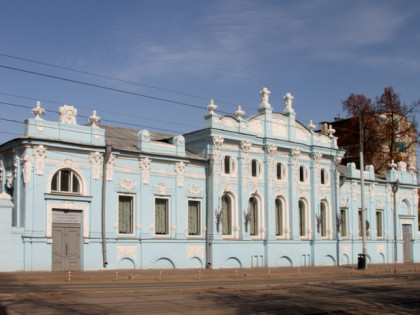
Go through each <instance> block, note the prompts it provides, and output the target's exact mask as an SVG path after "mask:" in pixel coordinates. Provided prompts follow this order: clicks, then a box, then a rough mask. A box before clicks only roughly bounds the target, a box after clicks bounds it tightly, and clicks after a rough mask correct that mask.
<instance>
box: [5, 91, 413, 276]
mask: <svg viewBox="0 0 420 315" xmlns="http://www.w3.org/2000/svg"><path fill="white" fill-rule="evenodd" d="M260 94H261V104H260V105H259V109H258V114H257V115H254V116H251V117H246V118H245V117H244V114H245V113H244V112H243V111H242V110H241V108H238V110H237V111H236V112H235V113H234V116H220V115H218V114H217V112H216V111H217V105H215V104H213V101H212V102H211V104H210V105H208V106H207V109H208V110H209V113H208V114H207V115H206V116H205V119H204V128H203V129H201V130H198V131H195V132H192V133H188V134H185V135H176V136H173V135H166V134H160V133H152V132H149V131H147V130H141V131H139V130H133V129H127V128H121V127H115V126H107V125H101V124H99V121H100V119H99V117H97V116H96V113H95V112H94V113H93V115H92V116H91V117H90V118H89V124H88V125H79V124H77V122H76V117H77V110H76V109H75V108H74V107H73V106H67V105H64V106H62V107H60V111H59V112H60V116H59V122H51V121H45V120H43V119H42V118H41V117H40V115H41V114H42V113H43V112H44V110H43V109H42V108H41V107H40V104H39V103H37V106H36V107H35V108H34V109H33V110H32V112H33V113H34V115H35V117H34V118H30V119H27V120H26V121H25V133H24V136H22V137H20V138H17V139H14V140H11V141H9V142H7V143H4V144H3V145H1V146H0V183H1V185H0V271H12V270H68V269H70V270H79V269H81V270H99V269H104V268H109V269H123V268H137V269H149V268H205V267H210V268H231V267H262V266H271V267H275V266H305V265H336V264H354V263H357V259H358V254H359V253H361V252H362V240H361V233H360V231H361V228H360V227H359V226H360V224H361V219H360V209H361V193H360V192H361V186H360V171H359V170H357V169H356V168H355V166H354V164H349V165H347V167H346V166H342V165H340V161H341V157H342V155H343V153H344V152H342V151H340V150H339V149H338V147H337V141H336V140H337V139H336V138H335V137H334V136H333V134H334V130H332V129H331V128H330V129H329V130H327V135H324V134H321V133H317V132H315V131H314V129H315V126H314V125H313V124H312V123H311V124H310V125H309V126H307V127H306V126H303V125H302V124H300V123H299V122H298V121H297V120H296V119H295V118H296V114H295V111H294V109H293V107H292V101H293V96H291V95H290V94H289V93H287V94H286V95H285V96H284V100H285V107H284V109H283V110H282V113H279V112H274V111H273V107H272V106H271V105H270V103H269V94H270V91H269V90H268V89H266V88H264V89H262V91H261V92H260ZM235 116H236V117H235ZM364 174H365V176H364V177H365V185H364V186H365V187H364V188H365V190H364V191H365V193H364V195H365V198H364V199H365V207H366V209H367V222H368V230H367V249H368V250H367V253H368V257H367V259H368V263H392V262H394V259H397V261H398V262H399V263H403V262H419V261H420V252H419V249H420V248H419V245H418V243H417V241H418V240H419V233H418V228H417V226H418V225H417V222H418V218H417V205H418V197H417V196H418V195H417V182H416V174H415V173H414V172H413V170H412V169H411V168H410V169H409V170H407V166H406V165H405V163H402V162H401V163H399V165H398V166H397V165H391V170H390V171H389V172H388V173H387V175H386V178H380V177H378V176H376V175H375V174H374V170H373V168H372V167H371V166H367V167H366V169H365V172H364ZM397 180H398V181H397ZM395 208H396V209H395ZM394 210H396V211H394ZM395 240H396V242H395ZM395 249H396V250H397V252H396V255H395Z"/></svg>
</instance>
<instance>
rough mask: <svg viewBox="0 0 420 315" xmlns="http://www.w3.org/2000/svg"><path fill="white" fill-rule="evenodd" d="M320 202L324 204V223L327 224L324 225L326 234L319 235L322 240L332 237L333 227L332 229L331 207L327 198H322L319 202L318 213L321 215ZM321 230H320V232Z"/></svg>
mask: <svg viewBox="0 0 420 315" xmlns="http://www.w3.org/2000/svg"><path fill="white" fill-rule="evenodd" d="M321 203H324V205H325V212H326V213H325V214H326V218H325V220H326V223H327V226H326V227H325V230H326V236H321V237H322V239H323V240H331V239H332V238H333V229H332V217H331V207H330V203H329V202H328V201H327V200H323V201H321V202H320V203H319V214H320V215H321ZM321 233H322V231H320V234H321Z"/></svg>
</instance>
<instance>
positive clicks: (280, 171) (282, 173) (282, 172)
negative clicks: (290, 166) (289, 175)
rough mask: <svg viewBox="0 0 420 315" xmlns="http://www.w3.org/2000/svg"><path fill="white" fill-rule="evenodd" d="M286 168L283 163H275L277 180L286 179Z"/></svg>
mask: <svg viewBox="0 0 420 315" xmlns="http://www.w3.org/2000/svg"><path fill="white" fill-rule="evenodd" d="M285 177H286V169H285V167H284V165H283V163H280V162H279V163H277V165H276V178H277V179H278V180H282V179H286V178H285Z"/></svg>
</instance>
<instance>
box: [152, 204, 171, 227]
mask: <svg viewBox="0 0 420 315" xmlns="http://www.w3.org/2000/svg"><path fill="white" fill-rule="evenodd" d="M155 234H156V235H169V200H168V199H166V198H156V199H155Z"/></svg>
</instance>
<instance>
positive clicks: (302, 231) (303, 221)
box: [299, 200, 306, 237]
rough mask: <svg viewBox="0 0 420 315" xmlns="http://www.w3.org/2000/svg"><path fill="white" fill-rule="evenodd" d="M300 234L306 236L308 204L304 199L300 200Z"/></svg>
mask: <svg viewBox="0 0 420 315" xmlns="http://www.w3.org/2000/svg"><path fill="white" fill-rule="evenodd" d="M299 235H300V236H301V237H304V236H306V205H305V202H304V201H303V200H299Z"/></svg>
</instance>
